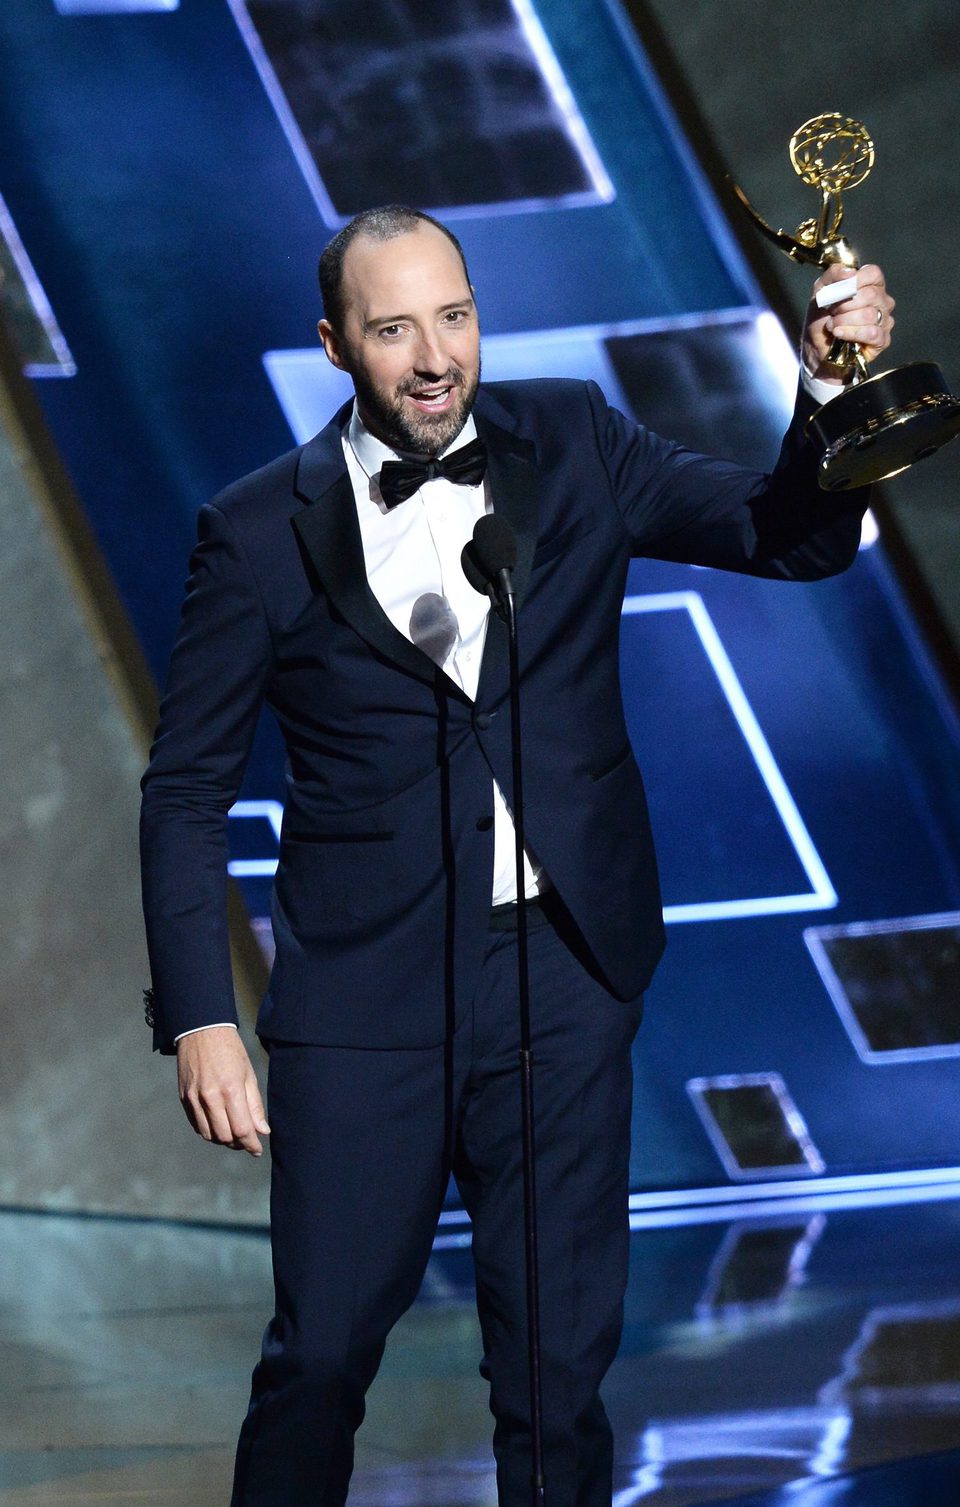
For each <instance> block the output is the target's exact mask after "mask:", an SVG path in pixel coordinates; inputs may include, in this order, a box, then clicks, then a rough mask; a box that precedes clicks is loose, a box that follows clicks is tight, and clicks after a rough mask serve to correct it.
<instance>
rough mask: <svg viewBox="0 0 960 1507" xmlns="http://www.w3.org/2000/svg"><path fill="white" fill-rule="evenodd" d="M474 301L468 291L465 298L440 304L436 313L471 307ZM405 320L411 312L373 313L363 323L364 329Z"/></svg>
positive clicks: (410, 315) (410, 316)
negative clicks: (371, 316) (370, 317)
mask: <svg viewBox="0 0 960 1507" xmlns="http://www.w3.org/2000/svg"><path fill="white" fill-rule="evenodd" d="M474 307H475V304H474V301H473V299H472V298H471V296H470V294H469V293H468V294H467V296H466V298H455V299H454V300H453V303H445V304H441V306H440V308H439V309H437V311H436V312H437V313H438V314H449V313H451V311H452V310H453V309H472V308H474ZM405 320H411V321H412V320H413V315H412V314H375V315H374V316H373V318H372V319H366V320H364V323H363V328H364V329H365V330H372V329H375V328H376V326H377V325H378V324H403V323H404V321H405Z"/></svg>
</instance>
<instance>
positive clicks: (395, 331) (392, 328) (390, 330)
mask: <svg viewBox="0 0 960 1507" xmlns="http://www.w3.org/2000/svg"><path fill="white" fill-rule="evenodd" d="M380 333H381V335H386V336H387V338H388V339H391V340H392V339H393V337H394V336H395V335H399V333H400V326H399V325H398V324H385V325H383V326H382V328H381V330H380Z"/></svg>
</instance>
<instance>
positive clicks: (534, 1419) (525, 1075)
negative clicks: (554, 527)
mask: <svg viewBox="0 0 960 1507" xmlns="http://www.w3.org/2000/svg"><path fill="white" fill-rule="evenodd" d="M499 575H500V586H501V589H500V592H499V596H500V600H501V603H502V605H503V609H504V617H505V618H506V623H507V633H508V635H509V640H510V731H511V745H512V749H511V751H512V759H513V830H514V839H515V841H514V855H515V860H516V871H517V982H518V986H519V999H520V1118H521V1126H522V1154H523V1252H524V1260H525V1264H526V1282H527V1357H528V1363H529V1371H530V1431H531V1453H532V1474H531V1481H530V1486H531V1504H532V1507H544V1478H543V1403H542V1396H541V1387H540V1277H539V1267H538V1255H537V1185H536V1159H535V1149H536V1148H535V1144H534V1130H533V1124H534V1121H533V1049H532V1047H531V1042H530V969H529V963H528V960H527V899H526V895H525V893H524V882H523V858H524V847H525V843H524V831H523V759H522V755H521V743H520V668H519V656H518V653H517V611H516V601H515V598H514V594H513V585H512V583H511V581H510V573H509V571H506V570H502V571H500V572H499Z"/></svg>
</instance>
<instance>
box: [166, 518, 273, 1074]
mask: <svg viewBox="0 0 960 1507" xmlns="http://www.w3.org/2000/svg"><path fill="white" fill-rule="evenodd" d="M272 663H273V655H272V646H271V638H270V631H269V626H268V623H267V619H266V615H265V612H264V608H263V604H262V602H261V599H260V595H259V592H258V589H257V584H256V580H255V578H254V575H253V572H252V570H251V567H250V564H249V561H248V560H247V558H246V555H245V554H244V551H243V549H242V546H241V544H240V541H239V540H238V538H237V536H236V534H235V532H234V530H233V528H232V526H231V524H230V522H229V521H228V519H227V518H226V517H225V516H224V514H223V513H222V512H221V511H220V510H219V508H217V507H215V506H212V505H211V506H207V507H204V508H203V509H201V512H200V517H199V523H198V544H197V547H196V549H195V551H194V553H193V556H192V559H191V562H190V579H189V581H188V583H187V593H186V599H185V602H184V606H183V614H182V617H181V621H180V628H179V632H178V634H177V639H176V644H175V647H174V651H173V656H172V659H171V661H170V670H169V674H168V677H167V685H166V690H165V692H164V696H163V699H162V701H161V705H160V723H159V727H158V729H157V735H156V739H155V741H154V745H153V748H152V750H151V755H150V763H149V766H148V768H147V771H146V773H145V775H144V777H143V780H142V781H141V789H142V791H143V801H142V805H141V815H140V852H141V875H142V884H143V908H144V917H145V920H146V930H147V947H148V952H149V956H150V971H151V975H152V982H153V988H152V991H151V995H152V1015H153V1021H152V1024H153V1027H154V1047H155V1049H157V1050H159V1051H161V1052H167V1053H170V1052H173V1051H174V1050H175V1048H174V1037H175V1036H177V1035H179V1034H180V1033H181V1032H183V1031H189V1030H191V1029H193V1028H195V1027H197V1026H203V1025H210V1024H214V1023H217V1022H226V1021H233V1022H236V1019H237V1015H236V1007H235V1004H234V995H233V977H232V971H231V966H230V942H229V932H228V924H227V910H226V902H227V832H226V828H227V813H228V811H229V809H230V807H231V806H232V804H233V802H234V800H235V799H236V796H237V792H238V791H239V789H240V785H241V782H242V780H243V773H244V769H245V766H246V762H247V758H248V755H249V751H250V746H251V743H252V741H253V736H254V732H255V730H256V724H257V717H258V714H259V711H260V707H261V704H262V701H263V697H264V692H265V688H266V684H267V681H268V678H269V675H270V671H271V667H272ZM148 1018H149V1017H148Z"/></svg>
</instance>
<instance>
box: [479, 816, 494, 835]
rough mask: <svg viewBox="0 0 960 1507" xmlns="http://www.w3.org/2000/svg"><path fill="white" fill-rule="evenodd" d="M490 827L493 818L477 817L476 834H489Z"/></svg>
mask: <svg viewBox="0 0 960 1507" xmlns="http://www.w3.org/2000/svg"><path fill="white" fill-rule="evenodd" d="M492 826H493V817H492V816H481V817H479V818H478V819H477V831H478V832H489V831H490V828H491V827H492Z"/></svg>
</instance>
